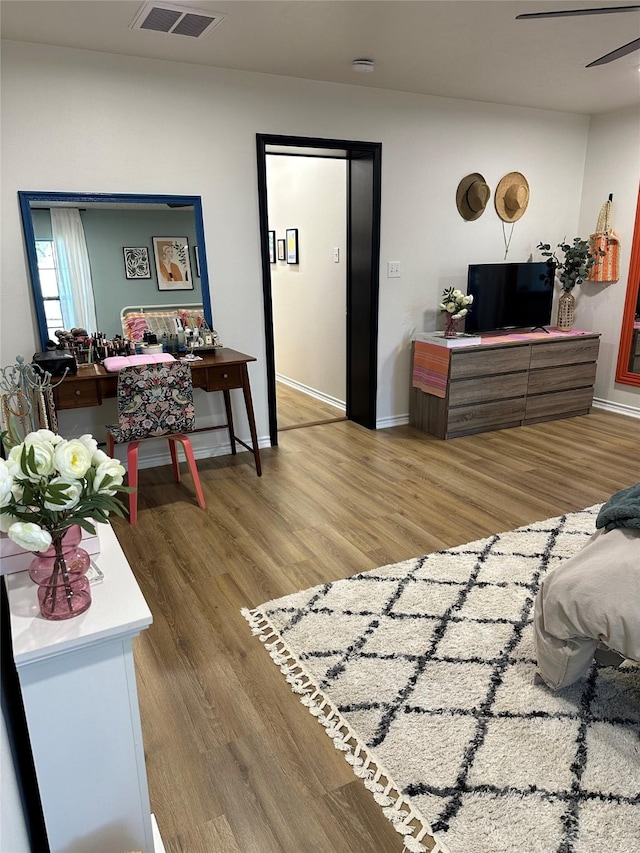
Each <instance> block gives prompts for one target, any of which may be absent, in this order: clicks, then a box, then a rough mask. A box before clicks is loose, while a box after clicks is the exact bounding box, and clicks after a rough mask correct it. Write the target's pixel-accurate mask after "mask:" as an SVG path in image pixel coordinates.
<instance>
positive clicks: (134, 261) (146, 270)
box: [122, 246, 151, 278]
mask: <svg viewBox="0 0 640 853" xmlns="http://www.w3.org/2000/svg"><path fill="white" fill-rule="evenodd" d="M122 252H123V254H124V274H125V276H126V277H127V278H151V266H150V264H149V249H147V247H146V246H124V247H123V249H122Z"/></svg>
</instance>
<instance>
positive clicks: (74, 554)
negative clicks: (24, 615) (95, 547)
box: [29, 524, 91, 621]
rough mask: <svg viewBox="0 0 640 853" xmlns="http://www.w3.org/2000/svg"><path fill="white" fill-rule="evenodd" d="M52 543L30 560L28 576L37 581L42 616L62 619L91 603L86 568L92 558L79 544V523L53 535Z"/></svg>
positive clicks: (76, 614)
mask: <svg viewBox="0 0 640 853" xmlns="http://www.w3.org/2000/svg"><path fill="white" fill-rule="evenodd" d="M51 535H52V537H53V542H52V544H51V546H50V547H49V548H48V549H47V550H46V551H40V552H39V553H37V554H36V557H35V558H34V559H33V560H32V561H31V564H30V566H29V577H30V578H31V580H32V581H34V583H37V584H38V602H39V604H40V615H41V616H42V617H43V619H51V620H54V621H60V620H61V619H71V618H72V617H73V616H79V615H80V614H81V613H84V612H85V610H87V609H88V608H89V606H90V604H91V587H90V586H89V581H88V580H87V569H88V568H89V564H90V562H91V558H90V557H89V555H88V554H87V552H86V551H85V550H84V548H79V547H78V545H79V543H80V540H81V539H82V529H81V528H80V526H79V525H77V524H76V525H74V526H73V527H68V528H66V529H65V530H63V531H59V532H54V533H52V534H51Z"/></svg>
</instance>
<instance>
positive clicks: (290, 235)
mask: <svg viewBox="0 0 640 853" xmlns="http://www.w3.org/2000/svg"><path fill="white" fill-rule="evenodd" d="M286 234H287V263H288V264H297V263H298V254H299V253H298V229H297V228H287V231H286Z"/></svg>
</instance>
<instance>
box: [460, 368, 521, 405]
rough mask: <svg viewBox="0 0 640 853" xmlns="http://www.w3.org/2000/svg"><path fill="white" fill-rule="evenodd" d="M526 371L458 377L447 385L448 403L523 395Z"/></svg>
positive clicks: (463, 402) (468, 402) (505, 398)
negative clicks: (473, 377)
mask: <svg viewBox="0 0 640 853" xmlns="http://www.w3.org/2000/svg"><path fill="white" fill-rule="evenodd" d="M527 379H528V376H527V374H526V372H524V371H522V372H521V373H503V374H501V375H500V376H482V377H479V378H478V379H458V380H456V381H455V382H451V383H450V385H449V405H450V406H465V405H468V404H470V403H485V402H487V401H489V400H507V399H509V398H510V397H524V396H525V394H526V393H527Z"/></svg>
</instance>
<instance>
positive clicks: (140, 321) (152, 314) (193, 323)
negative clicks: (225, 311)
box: [120, 302, 204, 341]
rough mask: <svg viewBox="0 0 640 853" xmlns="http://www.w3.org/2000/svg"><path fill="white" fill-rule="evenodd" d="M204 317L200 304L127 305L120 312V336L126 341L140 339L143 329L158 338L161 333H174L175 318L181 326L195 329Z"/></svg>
mask: <svg viewBox="0 0 640 853" xmlns="http://www.w3.org/2000/svg"><path fill="white" fill-rule="evenodd" d="M203 318H204V310H203V307H202V305H201V304H198V303H196V302H192V303H187V304H182V305H127V306H126V307H125V308H123V309H122V311H121V312H120V324H121V326H122V336H123V337H124V338H125V339H126V340H128V341H141V340H142V338H143V335H144V333H145V331H148V332H151V333H153V334H155V335H157V336H158V338H160V337H161V336H162V335H163V334H166V335H175V334H176V332H177V331H178V326H177V324H176V321H177V320H180V321H182V326H183V328H189V329H197V328H198V326H199V325H200V322H199V321H201V320H202V319H203Z"/></svg>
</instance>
